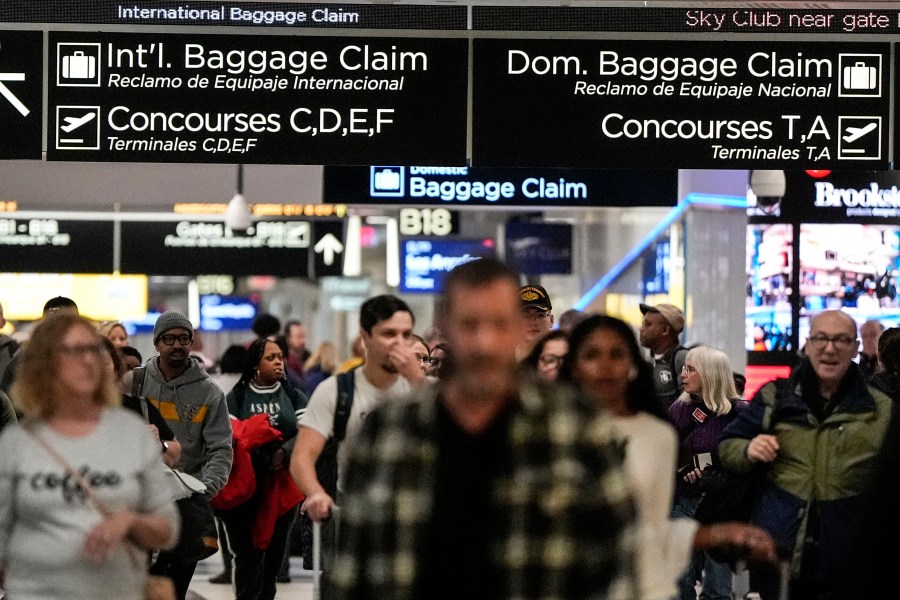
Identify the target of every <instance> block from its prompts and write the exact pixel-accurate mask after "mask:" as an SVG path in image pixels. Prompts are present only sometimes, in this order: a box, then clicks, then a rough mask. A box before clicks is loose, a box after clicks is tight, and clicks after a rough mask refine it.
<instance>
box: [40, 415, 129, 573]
mask: <svg viewBox="0 0 900 600" xmlns="http://www.w3.org/2000/svg"><path fill="white" fill-rule="evenodd" d="M25 431H27V430H25ZM28 435H30V436H31V438H32V439H33V440H34V441H36V442H37V443H38V445H39V446H41V447H42V448H43V449H44V450H46V451H47V453H48V454H49V455H50V456H52V457H53V459H54V460H55V461H56V462H58V463H59V464H60V465H61V466H62V468H63V469H65V471H66V473H68V474H69V475H70V476H71V477H72V479H74V480H75V483H77V484H78V487H80V488H81V489H82V491H83V492H84V493H85V495H86V496H87V497H88V499H89V500H90V501H91V503H92V504H93V505H94V508H96V509H97V512H99V513H100V514H101V515H103V518H104V519H107V518H109V517H110V515H112V512H111V511H110V510H109V507H108V506H106V504H104V503H103V501H102V500H101V499H100V498H99V497H97V494H95V493H94V490H92V489H91V486H90V485H88V482H87V481H85V480H84V477H82V476H81V474H80V473H79V472H78V471H76V470H75V468H74V467H73V466H72V465H71V464H69V461H67V460H66V459H65V458H63V456H62V454H60V453H59V452H58V451H57V450H56V448H54V447H53V446H51V445H50V443H49V442H47V440H45V439H44V438H42V437H41V436H39V435H38V434H36V433H34V432H30V431H28ZM122 542H123V543H124V544H125V551H126V552H128V557H129V558H130V559H131V562H132V563H133V564H134V566H135V567H138V568H141V559H140V557H139V556H137V555H136V554H135V551H136V549H135V548H134V546H133V545H132V544H131V542H130V541H129V540H128V539H124V540H122Z"/></svg>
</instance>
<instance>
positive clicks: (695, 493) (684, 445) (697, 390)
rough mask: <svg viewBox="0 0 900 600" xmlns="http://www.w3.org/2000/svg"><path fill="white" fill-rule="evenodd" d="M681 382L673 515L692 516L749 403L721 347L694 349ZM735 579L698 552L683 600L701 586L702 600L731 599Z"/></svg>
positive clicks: (675, 406)
mask: <svg viewBox="0 0 900 600" xmlns="http://www.w3.org/2000/svg"><path fill="white" fill-rule="evenodd" d="M681 380H682V383H683V385H684V391H683V392H682V394H681V396H680V397H679V398H678V399H677V400H676V401H675V402H673V403H672V405H671V406H670V407H669V420H670V421H671V422H672V424H673V425H674V426H675V429H676V430H677V431H678V438H679V439H680V440H681V442H680V444H679V448H678V470H677V475H676V481H675V501H674V504H673V507H672V516H673V517H693V516H694V514H695V513H696V512H697V507H698V506H699V504H700V500H701V498H702V497H703V476H704V474H709V473H710V472H711V471H712V470H714V469H718V468H719V457H718V453H717V450H716V449H717V447H718V445H719V437H720V436H721V435H722V431H723V430H724V429H725V427H726V426H727V425H728V424H729V423H731V421H732V420H734V417H735V416H736V415H737V414H738V413H739V412H740V411H741V410H743V409H744V407H745V406H746V405H747V403H746V402H745V401H744V400H742V399H741V398H740V397H738V394H737V390H736V389H735V386H734V376H733V373H732V371H731V363H730V361H729V360H728V355H727V354H725V353H724V352H722V351H721V350H718V349H716V348H712V347H710V346H696V347H694V348H692V349H691V350H689V351H688V353H687V356H686V357H685V360H684V367H683V368H682V369H681ZM733 580H734V574H733V573H732V570H731V566H730V565H729V564H728V563H727V562H724V561H721V560H717V559H716V558H714V557H713V556H710V554H709V552H697V553H695V554H694V556H693V558H692V560H691V564H690V566H689V567H688V569H687V571H686V572H685V575H684V577H683V578H682V579H681V581H680V582H679V587H680V594H681V596H680V597H681V600H694V598H696V592H695V586H696V582H697V581H700V582H701V583H702V585H703V594H702V595H701V598H704V599H706V598H710V599H719V598H726V599H727V598H731V592H732V586H733V583H734V581H733Z"/></svg>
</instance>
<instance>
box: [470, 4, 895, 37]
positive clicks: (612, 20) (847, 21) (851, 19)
mask: <svg viewBox="0 0 900 600" xmlns="http://www.w3.org/2000/svg"><path fill="white" fill-rule="evenodd" d="M770 4H775V3H770ZM472 28H473V29H476V30H496V31H509V30H516V31H657V32H663V31H668V32H685V33H686V32H706V31H708V32H713V33H726V32H727V33H804V34H810V33H852V34H873V33H875V34H894V35H896V34H897V33H900V11H896V10H873V9H872V8H871V7H870V6H866V7H864V8H861V9H857V10H854V9H852V8H849V9H848V8H841V9H827V8H825V9H819V8H815V9H813V8H809V7H807V6H798V7H797V8H776V7H770V6H766V7H764V8H763V7H749V6H744V7H737V8H736V7H728V6H714V5H713V6H703V7H697V6H688V7H683V8H674V7H652V8H651V7H646V6H641V7H640V8H629V7H606V6H604V7H599V6H502V5H488V6H473V7H472Z"/></svg>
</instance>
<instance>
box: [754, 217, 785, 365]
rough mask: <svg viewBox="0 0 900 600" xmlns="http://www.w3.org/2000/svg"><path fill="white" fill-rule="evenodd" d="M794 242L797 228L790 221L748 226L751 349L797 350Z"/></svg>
mask: <svg viewBox="0 0 900 600" xmlns="http://www.w3.org/2000/svg"><path fill="white" fill-rule="evenodd" d="M793 244H794V242H793V228H792V226H791V225H789V224H785V223H775V224H768V225H749V226H748V227H747V311H746V314H747V317H746V334H745V340H746V341H745V348H746V349H747V350H750V351H755V352H781V351H788V350H793V348H792V344H791V339H790V338H791V301H792V295H793V289H794V286H793V284H792V282H791V273H792V268H793V254H794V250H793Z"/></svg>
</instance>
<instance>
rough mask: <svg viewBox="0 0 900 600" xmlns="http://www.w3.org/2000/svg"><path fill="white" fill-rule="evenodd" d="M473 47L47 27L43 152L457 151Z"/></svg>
mask: <svg viewBox="0 0 900 600" xmlns="http://www.w3.org/2000/svg"><path fill="white" fill-rule="evenodd" d="M467 55H468V49H467V43H466V40H464V39H442V38H399V37H390V38H349V37H311V36H304V37H276V36H258V37H250V36H234V35H232V36H226V35H177V34H136V33H74V32H66V33H60V32H51V34H50V56H49V64H50V68H49V102H48V104H49V110H48V112H49V115H48V130H47V131H48V152H47V157H48V159H50V160H84V161H108V162H116V161H138V162H197V163H270V164H371V163H372V162H375V161H385V160H386V161H390V162H400V163H403V162H412V161H413V160H427V161H428V162H429V163H432V164H460V163H464V162H465V158H466V81H467V62H468V61H467ZM424 98H427V99H428V109H427V110H423V106H422V102H423V99H424Z"/></svg>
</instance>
